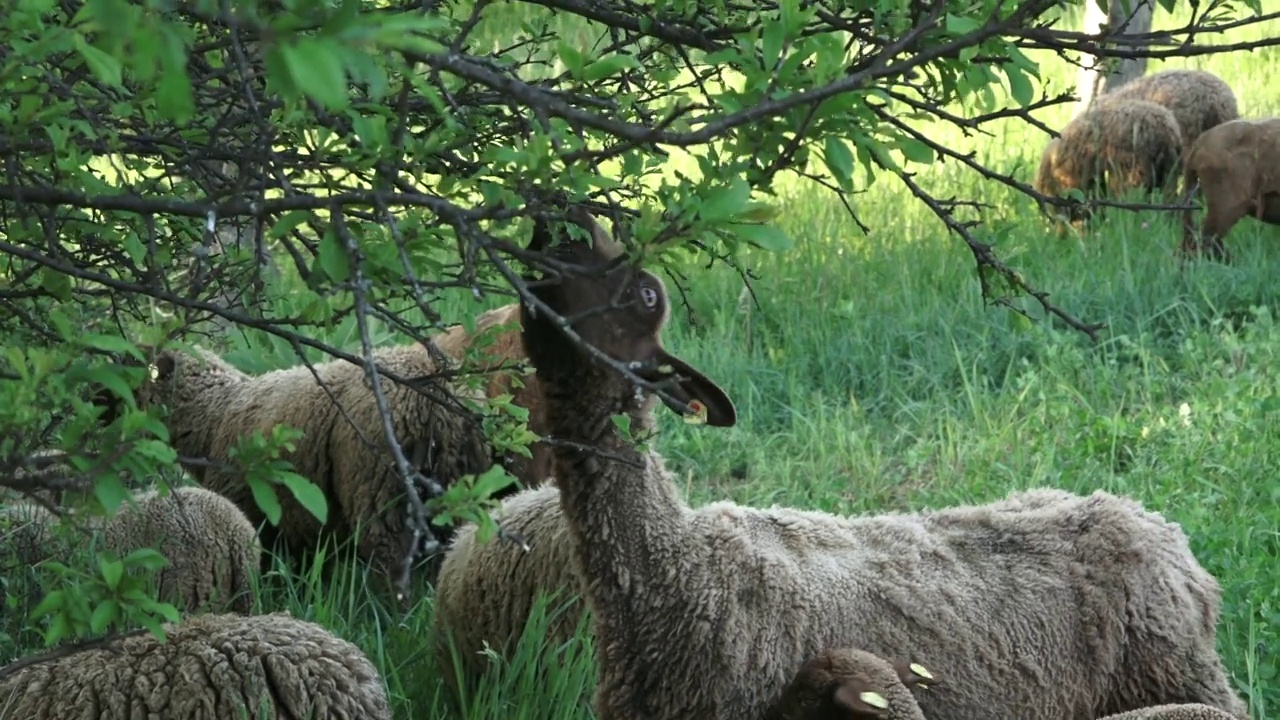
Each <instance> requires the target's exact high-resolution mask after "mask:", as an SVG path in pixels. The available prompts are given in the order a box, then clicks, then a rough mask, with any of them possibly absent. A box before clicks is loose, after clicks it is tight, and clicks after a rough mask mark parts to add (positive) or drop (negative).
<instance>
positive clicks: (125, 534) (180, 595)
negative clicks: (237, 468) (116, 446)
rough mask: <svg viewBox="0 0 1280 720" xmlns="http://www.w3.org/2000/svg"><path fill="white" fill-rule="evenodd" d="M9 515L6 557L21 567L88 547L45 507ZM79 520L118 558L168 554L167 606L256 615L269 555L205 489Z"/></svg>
mask: <svg viewBox="0 0 1280 720" xmlns="http://www.w3.org/2000/svg"><path fill="white" fill-rule="evenodd" d="M4 514H5V515H6V516H7V517H8V518H10V519H11V521H12V528H11V533H12V534H11V535H10V539H9V540H8V542H9V543H12V544H10V545H9V546H8V547H9V550H8V551H7V553H6V554H7V555H8V556H9V557H10V558H12V559H15V560H17V561H18V562H20V563H22V564H25V565H34V564H35V563H37V562H40V561H42V560H44V559H47V558H55V557H56V558H59V559H63V560H65V559H66V557H67V556H68V555H70V554H71V553H72V552H73V551H74V549H75V547H79V546H81V542H80V538H79V537H78V536H75V537H67V536H66V535H65V534H62V533H59V532H57V530H56V529H55V526H56V525H57V524H58V517H57V516H56V515H54V514H53V513H50V512H49V511H47V510H45V509H44V508H42V507H38V506H36V505H33V504H22V505H15V506H11V507H9V508H6V509H5V513H4ZM77 517H78V518H79V519H82V520H84V529H86V530H88V531H89V532H91V533H93V534H95V535H97V536H98V537H99V538H100V541H101V543H102V545H101V547H102V548H103V549H106V550H110V551H112V552H114V553H116V554H117V555H118V556H121V557H123V556H125V555H128V554H129V553H131V552H133V551H135V550H139V549H142V548H152V549H154V550H156V551H158V552H159V553H160V554H161V555H164V557H165V558H166V559H167V560H168V561H169V564H168V565H166V566H165V567H163V568H161V569H160V571H159V572H158V573H157V577H156V579H157V581H158V583H159V598H160V599H161V600H162V601H169V602H173V603H174V604H175V605H176V606H177V607H178V608H179V609H181V610H184V611H186V612H196V611H198V610H203V609H206V608H209V607H213V608H214V609H217V610H222V609H224V608H225V609H228V610H231V611H233V612H239V613H248V612H249V611H250V610H251V609H252V607H253V594H252V591H253V584H254V582H255V581H256V579H257V577H258V572H259V565H260V563H261V554H262V549H261V546H260V545H259V543H258V538H257V533H256V532H255V531H254V528H253V525H251V524H249V520H248V519H247V518H245V516H244V513H242V512H240V510H239V508H237V507H236V506H235V505H233V504H232V503H231V501H229V500H227V499H226V498H224V497H222V496H220V495H218V494H217V493H213V492H210V491H209V490H205V489H204V488H198V487H177V488H173V489H172V491H171V492H169V493H167V494H165V495H161V494H160V493H159V492H157V491H155V490H151V491H148V492H144V493H142V494H140V495H139V496H138V497H136V498H135V499H134V501H133V502H126V503H125V504H124V505H122V506H121V507H120V510H119V512H117V513H116V514H114V515H111V516H102V515H87V516H86V515H79V516H77ZM70 543H74V545H71V544H70Z"/></svg>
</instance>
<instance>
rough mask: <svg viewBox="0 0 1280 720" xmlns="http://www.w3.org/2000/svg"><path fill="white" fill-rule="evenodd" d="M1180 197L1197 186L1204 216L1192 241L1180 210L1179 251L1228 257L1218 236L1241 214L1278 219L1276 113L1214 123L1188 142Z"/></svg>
mask: <svg viewBox="0 0 1280 720" xmlns="http://www.w3.org/2000/svg"><path fill="white" fill-rule="evenodd" d="M1182 184H1183V189H1184V190H1183V192H1184V193H1185V195H1184V199H1185V200H1186V201H1190V200H1191V199H1192V198H1193V197H1194V196H1195V193H1196V190H1197V189H1199V191H1200V193H1201V194H1202V195H1203V196H1204V206H1205V213H1204V220H1203V221H1202V222H1201V224H1200V242H1199V244H1198V245H1197V243H1196V240H1195V237H1194V234H1195V227H1194V222H1193V219H1192V211H1191V210H1186V211H1184V212H1183V218H1182V245H1181V249H1182V252H1184V253H1187V254H1191V253H1196V252H1204V253H1206V254H1207V255H1209V256H1210V257H1214V258H1217V259H1219V260H1223V261H1230V259H1231V255H1230V253H1228V252H1227V249H1226V247H1225V246H1224V245H1223V243H1222V240H1223V238H1224V237H1225V236H1226V235H1227V233H1228V232H1230V231H1231V228H1233V227H1235V224H1236V223H1237V222H1239V221H1240V219H1241V218H1243V217H1245V216H1246V215H1248V216H1251V217H1255V218H1257V219H1259V220H1261V221H1262V222H1265V223H1268V224H1270V225H1280V118H1265V119H1257V120H1254V119H1241V120H1232V121H1231V122H1227V123H1223V124H1221V125H1218V126H1216V127H1214V128H1212V129H1210V130H1208V131H1206V132H1205V133H1204V134H1203V135H1201V136H1200V138H1199V139H1198V140H1196V142H1195V144H1194V145H1192V146H1191V152H1190V153H1188V154H1187V160H1186V163H1185V167H1184V168H1183V183H1182Z"/></svg>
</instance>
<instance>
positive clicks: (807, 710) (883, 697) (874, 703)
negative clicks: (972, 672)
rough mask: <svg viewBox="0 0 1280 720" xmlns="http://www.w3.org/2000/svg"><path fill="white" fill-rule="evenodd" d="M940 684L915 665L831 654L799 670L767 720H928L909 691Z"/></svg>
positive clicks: (845, 651)
mask: <svg viewBox="0 0 1280 720" xmlns="http://www.w3.org/2000/svg"><path fill="white" fill-rule="evenodd" d="M936 682H937V679H936V678H935V677H934V675H933V673H931V672H929V670H928V669H926V668H925V667H924V666H922V665H919V664H917V663H908V662H905V661H902V660H898V661H895V662H892V663H891V662H889V661H888V660H885V659H884V658H881V657H880V656H878V655H873V654H871V653H869V652H864V651H862V650H854V649H849V648H841V649H838V650H829V651H827V652H824V653H822V654H820V655H818V656H817V657H815V658H812V659H810V660H809V661H807V662H806V663H805V664H804V665H803V666H801V668H800V671H799V672H797V673H796V676H795V678H794V679H792V681H791V683H790V684H788V685H787V687H786V689H785V690H783V692H782V698H781V699H780V700H779V701H778V702H777V703H776V704H775V705H774V706H773V707H771V708H769V711H768V712H767V713H765V715H764V720H840V719H841V718H885V719H886V720H925V717H924V713H922V712H920V706H919V705H918V704H917V703H916V699H915V696H913V695H912V694H911V690H910V689H911V688H913V687H920V688H926V689H927V688H929V687H931V686H933V685H934V684H935V683H936Z"/></svg>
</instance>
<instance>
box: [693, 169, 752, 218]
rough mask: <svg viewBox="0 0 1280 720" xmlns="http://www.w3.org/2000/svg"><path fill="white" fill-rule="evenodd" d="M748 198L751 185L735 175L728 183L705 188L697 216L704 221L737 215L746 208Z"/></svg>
mask: <svg viewBox="0 0 1280 720" xmlns="http://www.w3.org/2000/svg"><path fill="white" fill-rule="evenodd" d="M750 199H751V186H750V185H748V184H747V183H746V181H744V180H743V179H742V178H741V177H735V178H734V179H733V180H732V181H730V182H729V184H728V185H723V186H720V187H712V188H708V189H707V195H706V196H705V197H704V198H703V199H702V204H701V205H699V206H698V217H699V218H700V219H702V220H703V221H704V222H718V221H721V220H728V219H729V218H732V217H737V216H738V215H739V214H741V213H742V212H743V211H745V210H746V209H747V202H748V201H749V200H750Z"/></svg>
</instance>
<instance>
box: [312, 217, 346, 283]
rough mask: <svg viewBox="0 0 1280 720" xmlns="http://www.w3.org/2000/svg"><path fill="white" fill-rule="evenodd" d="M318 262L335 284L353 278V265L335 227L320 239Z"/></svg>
mask: <svg viewBox="0 0 1280 720" xmlns="http://www.w3.org/2000/svg"><path fill="white" fill-rule="evenodd" d="M316 262H317V263H318V264H319V266H320V269H321V270H322V271H324V274H325V275H326V276H328V278H329V279H330V280H332V281H333V282H335V283H340V282H345V281H346V279H347V278H349V277H351V263H350V260H349V259H348V258H347V251H346V249H345V248H343V247H342V241H341V240H339V238H338V231H337V230H336V229H335V228H334V227H333V225H330V226H329V228H328V229H327V230H326V231H325V234H324V237H322V238H321V239H320V248H319V250H318V251H317V256H316Z"/></svg>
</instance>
